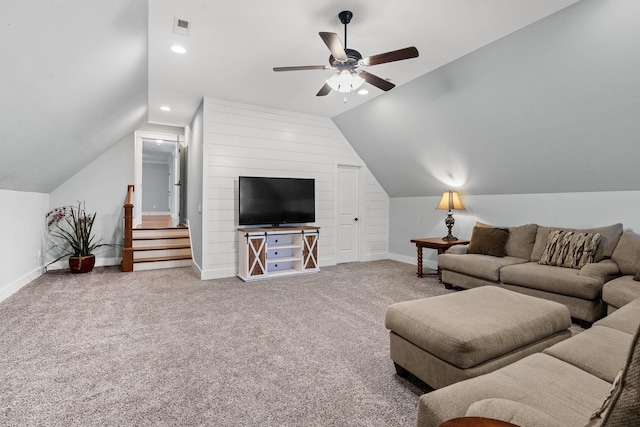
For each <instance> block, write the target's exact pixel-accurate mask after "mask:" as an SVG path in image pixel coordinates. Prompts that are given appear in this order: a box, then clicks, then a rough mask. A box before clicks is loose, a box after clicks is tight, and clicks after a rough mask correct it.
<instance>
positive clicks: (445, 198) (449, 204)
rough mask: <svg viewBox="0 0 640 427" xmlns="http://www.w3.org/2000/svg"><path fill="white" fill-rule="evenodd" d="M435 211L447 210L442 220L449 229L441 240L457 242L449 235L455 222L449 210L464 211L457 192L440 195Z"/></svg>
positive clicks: (455, 238) (446, 192)
mask: <svg viewBox="0 0 640 427" xmlns="http://www.w3.org/2000/svg"><path fill="white" fill-rule="evenodd" d="M436 209H442V210H449V213H448V214H447V217H446V218H445V220H444V223H445V224H446V226H447V229H449V233H448V234H447V235H446V236H445V237H443V238H442V240H458V238H457V237H455V236H454V235H453V234H451V228H453V224H454V223H455V222H456V221H455V220H454V219H453V215H452V214H451V210H452V209H454V210H464V205H463V204H462V202H461V201H460V196H459V195H458V192H457V191H445V192H444V193H442V199H441V200H440V203H438V206H436Z"/></svg>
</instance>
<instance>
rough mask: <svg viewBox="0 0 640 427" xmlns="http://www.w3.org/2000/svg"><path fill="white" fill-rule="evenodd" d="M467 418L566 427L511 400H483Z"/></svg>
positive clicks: (546, 426)
mask: <svg viewBox="0 0 640 427" xmlns="http://www.w3.org/2000/svg"><path fill="white" fill-rule="evenodd" d="M465 416H467V417H485V418H492V419H495V420H500V421H506V422H509V423H512V424H515V425H518V426H527V427H566V426H565V424H563V423H561V422H560V421H558V420H557V419H555V418H554V417H552V416H551V415H548V414H546V413H544V412H542V411H540V410H538V409H536V408H534V407H532V406H529V405H527V404H525V403H521V402H516V401H514V400H509V399H500V398H491V399H483V400H479V401H477V402H475V403H473V404H472V405H471V406H469V409H468V410H467V413H466V414H465Z"/></svg>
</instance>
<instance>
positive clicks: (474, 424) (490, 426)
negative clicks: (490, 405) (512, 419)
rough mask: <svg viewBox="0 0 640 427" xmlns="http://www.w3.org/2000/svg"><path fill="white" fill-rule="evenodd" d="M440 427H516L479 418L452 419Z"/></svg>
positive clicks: (504, 422) (503, 422) (515, 426)
mask: <svg viewBox="0 0 640 427" xmlns="http://www.w3.org/2000/svg"><path fill="white" fill-rule="evenodd" d="M440 427H518V426H517V425H515V424H511V423H508V422H506V421H499V420H494V419H491V418H481V417H462V418H454V419H452V420H449V421H445V422H444V423H442V424H440Z"/></svg>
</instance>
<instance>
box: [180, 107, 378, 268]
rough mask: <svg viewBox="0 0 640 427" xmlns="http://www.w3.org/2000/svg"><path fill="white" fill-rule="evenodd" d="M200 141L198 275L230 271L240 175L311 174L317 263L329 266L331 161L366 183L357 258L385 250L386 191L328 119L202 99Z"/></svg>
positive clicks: (331, 251)
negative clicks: (356, 173) (356, 171)
mask: <svg viewBox="0 0 640 427" xmlns="http://www.w3.org/2000/svg"><path fill="white" fill-rule="evenodd" d="M203 141H204V146H203V156H204V162H203V163H204V171H203V184H204V187H203V200H202V211H203V225H202V227H203V228H202V235H203V255H202V266H201V267H202V278H203V279H207V278H216V277H229V276H233V275H235V274H237V272H238V266H237V257H238V246H237V245H238V242H237V232H236V230H237V228H238V212H237V204H238V176H240V175H251V176H275V177H297V178H314V179H315V180H316V225H318V226H320V227H321V232H320V245H319V263H320V265H331V264H335V262H336V260H335V237H336V236H335V229H334V228H335V227H334V221H335V218H334V191H335V186H334V182H335V175H336V171H337V165H338V164H343V165H354V166H359V167H360V169H361V172H362V173H361V176H363V177H364V179H365V181H364V182H365V189H366V191H365V198H364V203H363V204H362V205H361V206H364V209H365V212H361V213H360V216H361V217H362V218H363V221H364V224H365V225H364V227H365V238H364V243H365V247H364V249H363V253H362V254H361V258H362V259H374V258H376V257H378V258H379V257H386V256H387V247H388V237H387V235H386V231H385V229H387V221H388V214H387V212H388V197H387V195H386V193H385V192H384V190H383V189H382V187H380V185H379V184H378V183H377V181H376V180H375V178H374V177H373V175H371V174H370V173H369V172H368V170H367V168H366V165H365V164H364V162H363V161H362V159H360V157H359V156H358V155H357V154H356V153H355V151H354V150H353V148H352V147H351V146H350V145H349V143H348V142H347V140H346V139H345V138H344V136H343V135H342V134H341V133H340V131H339V130H338V129H337V127H336V126H335V125H334V124H333V122H332V121H331V120H330V119H328V118H323V117H315V116H308V115H304V114H299V113H294V112H289V111H282V110H276V109H271V108H263V107H257V106H253V105H246V104H239V103H233V102H227V101H222V100H216V99H211V98H205V99H204V123H203ZM189 194H190V196H191V193H189ZM369 215H370V217H371V221H368V218H367V217H368V216H369Z"/></svg>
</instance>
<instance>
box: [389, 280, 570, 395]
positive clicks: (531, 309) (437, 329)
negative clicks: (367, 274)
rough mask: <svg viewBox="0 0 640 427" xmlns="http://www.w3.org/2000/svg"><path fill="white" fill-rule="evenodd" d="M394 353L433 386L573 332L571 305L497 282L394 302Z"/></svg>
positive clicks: (402, 369) (399, 366)
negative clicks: (515, 290)
mask: <svg viewBox="0 0 640 427" xmlns="http://www.w3.org/2000/svg"><path fill="white" fill-rule="evenodd" d="M385 325H386V327H387V329H389V330H390V353H391V359H392V360H393V362H394V364H395V366H396V372H397V373H398V375H400V376H406V374H407V372H410V373H411V374H413V375H415V376H416V377H418V378H419V379H420V380H422V381H424V382H425V383H427V384H428V385H429V386H431V387H433V388H441V387H445V386H447V385H449V384H453V383H455V382H458V381H462V380H465V379H468V378H472V377H476V376H478V375H482V374H486V373H488V372H491V371H494V370H496V369H498V368H501V367H503V366H505V365H508V364H510V363H513V362H515V361H516V360H519V359H522V358H523V357H525V356H528V355H530V354H533V353H537V352H540V351H542V350H544V349H545V348H547V347H549V346H551V345H553V344H555V343H557V342H559V341H562V340H564V339H566V338H568V337H570V336H571V331H569V330H568V328H569V327H570V326H571V316H570V315H569V309H567V307H566V306H564V305H562V304H559V303H556V302H553V301H548V300H544V299H540V298H535V297H531V296H528V295H524V294H520V293H517V292H512V291H508V290H506V289H502V288H498V287H496V286H482V287H479V288H474V289H469V290H465V291H459V292H455V293H452V294H447V295H442V296H437V297H431V298H424V299H419V300H414V301H405V302H400V303H396V304H393V305H391V306H389V308H388V309H387V313H386V318H385Z"/></svg>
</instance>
